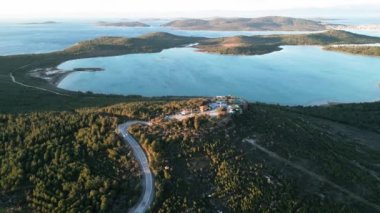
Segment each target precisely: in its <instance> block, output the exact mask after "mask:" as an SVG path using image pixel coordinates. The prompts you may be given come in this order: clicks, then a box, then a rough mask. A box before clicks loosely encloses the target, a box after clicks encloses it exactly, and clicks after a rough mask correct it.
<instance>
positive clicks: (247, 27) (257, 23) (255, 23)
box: [163, 16, 326, 31]
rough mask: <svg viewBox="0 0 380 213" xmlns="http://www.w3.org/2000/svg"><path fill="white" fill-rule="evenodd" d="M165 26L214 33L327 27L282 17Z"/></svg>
mask: <svg viewBox="0 0 380 213" xmlns="http://www.w3.org/2000/svg"><path fill="white" fill-rule="evenodd" d="M163 26H166V27H173V28H178V29H184V30H214V31H229V30H234V31H320V30H325V29H326V26H325V25H323V24H322V23H321V22H318V21H312V20H307V19H299V18H290V17H281V16H267V17H261V18H215V19H211V20H204V19H184V20H175V21H172V22H169V23H167V24H165V25H163Z"/></svg>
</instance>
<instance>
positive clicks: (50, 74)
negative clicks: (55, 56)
mask: <svg viewBox="0 0 380 213" xmlns="http://www.w3.org/2000/svg"><path fill="white" fill-rule="evenodd" d="M100 71H104V69H103V68H75V69H73V70H62V69H58V68H56V67H54V68H45V69H43V68H39V69H34V70H32V71H30V72H29V73H28V75H29V76H31V77H33V78H38V79H42V80H45V81H47V82H48V83H49V84H51V85H53V86H55V87H57V88H58V85H59V83H60V82H61V81H62V80H63V79H64V78H66V77H67V76H68V75H70V74H71V73H74V72H100Z"/></svg>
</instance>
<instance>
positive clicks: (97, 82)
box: [59, 46, 380, 105]
mask: <svg viewBox="0 0 380 213" xmlns="http://www.w3.org/2000/svg"><path fill="white" fill-rule="evenodd" d="M59 67H60V68H62V69H73V68H78V67H100V68H104V69H105V71H103V72H77V73H73V74H70V75H69V76H68V77H66V78H65V79H64V80H63V81H62V82H61V83H60V84H59V87H61V88H64V89H69V90H75V91H78V90H79V91H92V92H96V93H106V94H110V93H112V94H124V95H128V94H138V95H144V96H163V95H189V96H198V95H199V96H214V95H237V96H241V97H244V98H246V99H248V100H250V101H261V102H268V103H280V104H288V105H297V104H301V105H309V104H320V103H325V102H327V101H336V102H361V101H374V100H380V87H379V84H380V59H379V58H375V57H364V56H353V55H347V54H341V53H335V52H327V51H323V50H321V49H320V48H319V47H310V46H286V47H284V50H283V51H280V52H275V53H271V54H267V55H263V56H223V55H215V54H207V53H199V52H196V51H194V49H192V48H174V49H168V50H164V51H163V52H161V53H153V54H132V55H124V56H116V57H102V58H91V59H80V60H73V61H68V62H65V63H63V64H61V65H60V66H59Z"/></svg>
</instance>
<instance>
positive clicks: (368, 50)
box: [323, 46, 380, 56]
mask: <svg viewBox="0 0 380 213" xmlns="http://www.w3.org/2000/svg"><path fill="white" fill-rule="evenodd" d="M323 49H324V50H330V51H336V52H343V53H350V54H355V55H368V56H380V47H378V46H327V47H324V48H323Z"/></svg>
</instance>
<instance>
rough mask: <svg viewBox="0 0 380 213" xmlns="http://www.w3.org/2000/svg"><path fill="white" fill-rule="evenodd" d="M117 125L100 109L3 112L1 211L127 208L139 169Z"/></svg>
mask: <svg viewBox="0 0 380 213" xmlns="http://www.w3.org/2000/svg"><path fill="white" fill-rule="evenodd" d="M117 123H118V119H117V118H115V117H110V116H103V115H100V114H96V113H77V112H56V113H31V114H22V115H17V116H16V115H4V114H3V115H0V161H1V170H0V177H1V178H0V210H9V211H13V210H14V211H18V210H21V209H22V210H27V209H30V210H33V211H36V212H100V211H116V210H117V211H122V212H125V211H126V210H127V209H128V208H129V207H130V206H131V205H133V204H134V202H135V201H136V200H137V198H138V196H139V195H140V191H141V187H140V184H139V177H140V172H139V168H138V165H137V163H136V162H135V160H134V158H133V155H132V153H131V151H130V150H129V148H128V147H126V146H125V145H124V142H122V141H121V140H120V139H119V138H118V136H117V135H116V133H115V128H116V125H117ZM28 211H29V210H28Z"/></svg>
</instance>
